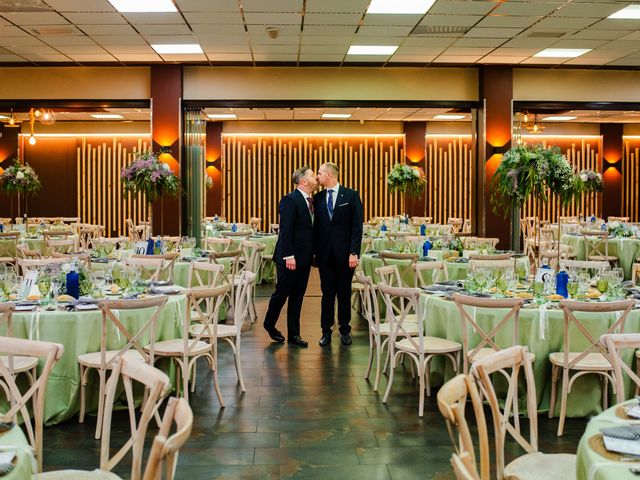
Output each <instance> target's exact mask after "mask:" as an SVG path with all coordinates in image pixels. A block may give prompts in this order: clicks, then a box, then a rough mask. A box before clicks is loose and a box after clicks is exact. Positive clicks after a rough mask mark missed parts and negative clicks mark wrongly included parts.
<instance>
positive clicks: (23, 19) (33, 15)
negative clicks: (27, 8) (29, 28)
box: [2, 12, 69, 25]
mask: <svg viewBox="0 0 640 480" xmlns="http://www.w3.org/2000/svg"><path fill="white" fill-rule="evenodd" d="M2 16H3V17H4V18H6V19H7V20H9V21H10V22H12V23H15V24H16V25H64V24H68V23H69V22H67V21H66V20H65V19H64V17H63V16H62V15H60V14H58V13H55V12H21V13H3V14H2Z"/></svg>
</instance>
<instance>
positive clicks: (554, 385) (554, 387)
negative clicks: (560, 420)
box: [549, 365, 559, 418]
mask: <svg viewBox="0 0 640 480" xmlns="http://www.w3.org/2000/svg"><path fill="white" fill-rule="evenodd" d="M558 371H559V369H558V367H556V366H555V365H552V366H551V400H550V402H549V418H553V414H554V412H555V410H556V395H557V392H558Z"/></svg>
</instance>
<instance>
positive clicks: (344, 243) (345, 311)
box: [313, 162, 363, 347]
mask: <svg viewBox="0 0 640 480" xmlns="http://www.w3.org/2000/svg"><path fill="white" fill-rule="evenodd" d="M339 174H340V170H339V168H338V166H337V165H336V164H335V163H331V162H327V163H325V164H324V165H322V166H321V167H320V168H319V169H318V183H319V184H320V185H322V186H323V187H325V190H323V191H321V192H319V193H318V194H316V195H315V197H314V198H313V206H314V210H315V212H316V215H315V222H314V252H315V259H316V265H317V266H318V269H319V271H320V287H321V289H322V311H321V314H320V324H321V326H322V338H321V339H320V346H321V347H324V346H327V345H329V344H330V343H331V328H332V327H333V323H334V312H335V309H334V305H335V299H336V297H337V298H338V325H339V329H340V335H341V340H342V344H343V345H351V325H350V322H351V279H352V278H353V271H354V269H355V268H356V267H357V266H358V262H359V258H360V244H361V243H362V216H363V213H362V202H361V201H360V196H359V195H358V192H356V191H355V190H352V189H350V188H346V187H344V186H342V185H340V184H339V183H338V177H339Z"/></svg>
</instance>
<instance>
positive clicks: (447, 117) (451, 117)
mask: <svg viewBox="0 0 640 480" xmlns="http://www.w3.org/2000/svg"><path fill="white" fill-rule="evenodd" d="M465 116H466V115H453V114H447V113H444V114H441V115H436V116H435V117H433V118H434V119H437V120H460V119H462V118H464V117H465Z"/></svg>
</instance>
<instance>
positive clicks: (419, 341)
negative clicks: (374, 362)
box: [376, 282, 425, 358]
mask: <svg viewBox="0 0 640 480" xmlns="http://www.w3.org/2000/svg"><path fill="white" fill-rule="evenodd" d="M376 288H377V289H378V291H379V292H380V294H381V295H382V300H383V301H384V304H385V307H386V311H387V322H388V323H389V330H390V332H389V333H390V334H389V343H388V348H389V358H393V356H394V350H395V342H396V338H398V337H404V338H406V339H407V340H408V341H409V343H410V344H411V346H412V347H413V348H415V350H416V352H417V353H418V355H419V356H420V357H422V356H423V355H424V351H425V350H424V348H425V343H424V334H423V331H422V330H423V329H422V328H418V336H417V337H413V336H412V335H415V332H414V333H412V332H411V329H407V324H408V323H409V321H408V320H407V318H408V317H409V315H411V314H413V313H414V312H415V317H416V318H418V319H419V320H418V321H420V320H421V319H422V306H421V305H420V289H418V288H402V287H390V286H389V285H387V284H386V283H382V282H380V283H378V284H377V285H376ZM398 304H399V306H398Z"/></svg>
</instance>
